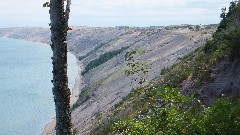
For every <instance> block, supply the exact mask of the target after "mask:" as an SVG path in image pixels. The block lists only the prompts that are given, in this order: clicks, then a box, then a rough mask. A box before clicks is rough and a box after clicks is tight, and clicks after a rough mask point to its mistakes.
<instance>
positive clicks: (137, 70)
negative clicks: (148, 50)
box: [125, 49, 148, 85]
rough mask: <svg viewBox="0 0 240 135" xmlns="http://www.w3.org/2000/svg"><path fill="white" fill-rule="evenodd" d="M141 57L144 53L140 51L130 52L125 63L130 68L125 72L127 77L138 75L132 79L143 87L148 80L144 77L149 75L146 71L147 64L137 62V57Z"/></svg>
mask: <svg viewBox="0 0 240 135" xmlns="http://www.w3.org/2000/svg"><path fill="white" fill-rule="evenodd" d="M137 54H138V56H141V55H142V51H141V50H139V49H135V50H128V51H127V53H126V55H125V61H126V65H127V66H128V69H127V70H125V74H126V75H127V76H129V75H136V76H135V77H133V78H132V81H137V83H138V84H140V85H142V84H143V83H145V82H146V81H147V80H146V79H145V78H144V75H146V74H147V73H148V70H147V69H146V66H147V64H146V63H144V62H140V61H137V62H136V60H135V58H134V57H135V56H137Z"/></svg>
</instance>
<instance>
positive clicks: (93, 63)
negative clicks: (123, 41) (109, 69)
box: [82, 47, 128, 75]
mask: <svg viewBox="0 0 240 135" xmlns="http://www.w3.org/2000/svg"><path fill="white" fill-rule="evenodd" d="M127 48H128V47H122V48H121V49H118V50H114V51H110V52H106V53H104V54H102V55H100V56H99V58H98V59H95V60H92V61H91V62H90V63H89V64H88V65H87V66H86V67H85V69H84V71H83V72H82V75H84V74H86V73H87V72H88V71H89V70H91V69H93V68H95V67H97V66H99V65H101V64H103V63H105V62H107V61H108V60H110V59H112V58H113V57H115V56H117V55H118V54H120V53H121V52H123V51H124V50H126V49H127Z"/></svg>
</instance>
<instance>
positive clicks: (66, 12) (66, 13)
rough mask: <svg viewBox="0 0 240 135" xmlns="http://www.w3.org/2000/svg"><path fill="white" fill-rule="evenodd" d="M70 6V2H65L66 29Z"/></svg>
mask: <svg viewBox="0 0 240 135" xmlns="http://www.w3.org/2000/svg"><path fill="white" fill-rule="evenodd" d="M70 5H71V0H67V5H66V10H65V25H66V27H68V19H69V13H70Z"/></svg>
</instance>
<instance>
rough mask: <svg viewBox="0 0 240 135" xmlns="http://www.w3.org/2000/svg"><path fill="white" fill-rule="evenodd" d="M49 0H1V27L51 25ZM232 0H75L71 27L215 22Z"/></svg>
mask: <svg viewBox="0 0 240 135" xmlns="http://www.w3.org/2000/svg"><path fill="white" fill-rule="evenodd" d="M46 1H48V0H0V7H1V10H0V18H1V19H0V28H3V27H23V26H30V27H39V26H41V27H48V23H49V22H50V19H49V8H43V7H42V4H43V3H44V2H46ZM231 1H232V0H72V5H71V12H70V20H69V25H70V26H94V27H106V26H167V25H180V24H216V23H219V21H220V17H219V15H220V13H221V8H222V7H223V6H226V7H228V6H229V3H230V2H231Z"/></svg>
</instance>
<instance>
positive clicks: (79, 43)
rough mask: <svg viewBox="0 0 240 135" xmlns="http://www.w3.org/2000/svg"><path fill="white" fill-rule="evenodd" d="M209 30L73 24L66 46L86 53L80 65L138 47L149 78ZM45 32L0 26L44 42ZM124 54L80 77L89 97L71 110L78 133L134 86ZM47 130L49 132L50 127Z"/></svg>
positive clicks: (197, 43) (2, 32)
mask: <svg viewBox="0 0 240 135" xmlns="http://www.w3.org/2000/svg"><path fill="white" fill-rule="evenodd" d="M21 29H22V30H21ZM213 31H214V29H208V30H206V29H205V28H203V29H202V30H200V31H197V32H196V31H191V30H190V29H188V28H187V27H186V28H183V27H182V28H174V29H171V28H170V29H168V30H166V29H149V28H128V29H117V28H110V27H109V28H90V27H75V28H73V31H70V32H69V36H68V43H69V47H68V48H69V50H71V51H72V52H74V53H75V54H76V55H77V56H84V55H86V54H87V57H86V58H85V59H83V60H81V61H80V63H81V64H83V66H86V65H87V64H88V63H89V62H90V61H91V60H94V59H96V58H98V57H99V55H101V54H104V53H105V52H107V51H111V50H116V49H120V48H122V47H125V46H130V47H129V49H135V48H139V49H140V50H142V51H143V55H142V56H141V57H139V58H138V59H139V60H141V61H145V62H147V63H148V64H149V67H151V69H149V70H150V72H149V75H148V76H147V78H148V80H150V79H152V78H154V77H155V76H157V75H159V73H160V71H161V68H163V67H166V66H169V65H171V64H172V63H174V62H175V61H176V60H177V59H178V58H180V57H183V56H184V55H186V54H187V53H189V52H190V51H192V50H194V49H195V48H197V47H199V46H200V45H202V43H203V41H204V39H206V38H207V37H210V36H211V34H212V32H213ZM16 32H17V33H16ZM20 33H24V34H23V35H25V36H22V34H20ZM49 35H50V32H49V31H48V30H47V29H43V28H12V29H10V30H2V29H0V36H5V37H11V38H19V39H26V40H31V41H40V42H47V43H49V39H50V38H49V37H48V36H49ZM124 55H125V52H122V53H121V54H119V55H118V56H117V57H114V58H112V59H111V60H109V61H108V62H106V63H104V64H102V65H100V66H98V67H96V68H94V69H93V70H91V71H89V73H87V74H85V76H83V77H82V87H90V90H89V93H88V94H89V96H90V99H89V100H87V101H86V102H85V103H83V104H82V105H81V106H80V107H78V108H77V109H75V110H74V111H73V112H72V118H73V119H72V120H73V126H74V128H75V129H77V131H78V134H79V135H83V134H87V133H88V132H89V131H90V130H91V129H92V128H93V123H95V122H96V120H95V117H96V114H98V113H99V112H100V113H102V114H103V115H105V114H108V111H109V110H110V109H111V107H112V106H113V105H114V104H116V103H118V102H119V101H121V99H122V98H123V97H125V96H126V95H127V94H128V93H129V92H130V91H131V89H132V88H133V87H134V86H136V85H133V86H130V82H131V77H127V76H126V75H124V70H125V69H126V66H125V63H124ZM80 91H81V90H80ZM50 129H51V128H49V129H48V130H50ZM52 130H53V129H52ZM47 132H48V131H47ZM49 132H51V134H52V133H53V132H54V131H49Z"/></svg>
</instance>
